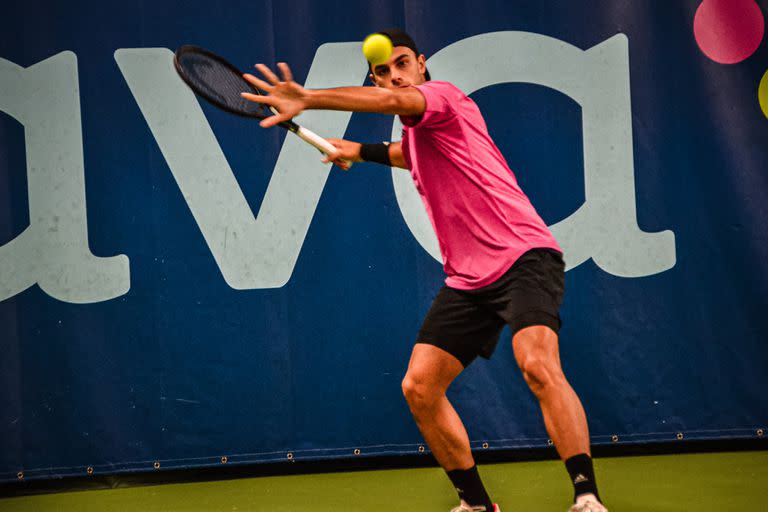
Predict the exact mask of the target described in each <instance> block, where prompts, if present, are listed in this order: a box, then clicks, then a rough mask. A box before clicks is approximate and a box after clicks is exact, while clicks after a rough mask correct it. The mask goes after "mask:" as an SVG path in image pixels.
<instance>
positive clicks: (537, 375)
mask: <svg viewBox="0 0 768 512" xmlns="http://www.w3.org/2000/svg"><path fill="white" fill-rule="evenodd" d="M512 347H513V350H514V353H515V360H516V361H517V364H518V365H519V366H520V369H521V370H522V372H523V377H524V378H525V382H526V383H527V384H528V387H529V388H530V389H531V391H532V392H533V394H534V395H535V396H536V398H537V399H538V400H539V404H540V406H541V412H542V415H543V416H544V424H545V426H546V428H547V432H548V433H549V437H550V438H551V439H552V441H553V442H554V444H555V447H556V448H557V452H558V454H559V455H560V458H561V459H562V460H563V461H564V462H565V465H566V469H567V470H568V473H569V474H570V476H571V481H572V482H573V484H574V501H575V502H576V504H577V505H576V506H577V507H582V504H583V503H586V502H588V501H589V500H590V499H591V498H592V497H594V498H595V499H594V501H595V502H599V500H600V498H599V496H600V495H599V494H598V492H597V482H596V480H595V474H594V469H593V467H592V459H591V453H590V449H589V430H588V427H587V417H586V414H585V413H584V407H583V406H582V405H581V401H580V400H579V397H578V396H577V395H576V392H575V391H574V390H573V388H572V387H571V385H570V384H569V383H568V380H567V379H566V378H565V375H564V374H563V370H562V367H561V365H560V353H559V348H558V336H557V334H556V333H555V332H554V331H553V330H552V329H551V328H550V327H547V326H543V325H535V326H529V327H525V328H523V329H521V330H519V331H517V332H516V333H515V334H514V336H513V338H512ZM573 510H585V511H586V510H594V511H595V512H597V511H602V510H605V509H604V508H603V507H602V506H601V505H599V503H594V506H593V507H592V508H574V509H573Z"/></svg>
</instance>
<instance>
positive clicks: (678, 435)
mask: <svg viewBox="0 0 768 512" xmlns="http://www.w3.org/2000/svg"><path fill="white" fill-rule="evenodd" d="M683 437H685V436H684V435H683V433H682V432H678V433H677V440H678V441H682V440H683Z"/></svg>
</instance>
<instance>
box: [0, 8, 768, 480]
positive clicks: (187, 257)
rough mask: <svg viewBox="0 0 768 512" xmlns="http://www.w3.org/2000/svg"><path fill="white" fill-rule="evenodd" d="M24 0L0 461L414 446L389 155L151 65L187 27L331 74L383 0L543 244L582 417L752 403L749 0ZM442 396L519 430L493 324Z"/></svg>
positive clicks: (428, 261)
mask: <svg viewBox="0 0 768 512" xmlns="http://www.w3.org/2000/svg"><path fill="white" fill-rule="evenodd" d="M44 4H45V5H40V4H35V3H33V2H12V3H11V4H9V5H5V6H3V7H2V9H1V10H2V16H1V17H0V29H1V30H0V33H1V34H2V36H0V350H1V351H2V354H3V355H2V357H1V358H0V480H13V479H16V478H17V474H18V473H19V472H23V474H24V477H25V478H28V479H29V478H52V477H57V476H64V475H81V474H82V475H84V474H85V473H86V468H88V467H91V468H93V470H94V472H95V473H96V474H105V473H118V472H124V471H135V470H151V468H152V467H153V465H154V464H155V463H158V464H159V467H160V468H180V467H199V466H206V465H214V464H220V463H221V458H222V457H224V456H226V457H227V460H228V461H229V463H254V462H265V461H279V460H286V459H287V458H289V457H293V458H294V459H296V460H300V459H319V458H338V457H353V456H354V454H355V453H359V454H361V455H362V456H371V455H381V454H408V453H418V452H419V447H420V445H422V444H423V440H422V439H421V436H420V434H419V432H418V430H417V428H416V426H415V424H414V422H413V420H412V419H411V417H410V414H409V411H408V408H407V405H406V404H405V401H404V400H403V398H402V395H401V389H400V382H401V379H402V376H403V374H404V372H405V368H406V365H407V361H408V357H409V354H410V350H411V347H412V344H413V342H414V337H415V335H416V333H417V330H418V327H419V325H420V321H421V319H422V317H423V315H424V314H425V312H426V311H427V309H428V308H429V305H430V302H431V300H432V298H433V297H434V294H435V293H436V291H437V290H438V288H439V287H440V286H441V283H442V278H443V276H442V268H441V264H440V262H439V261H437V260H436V258H435V256H438V257H439V255H437V254H436V246H435V244H434V240H433V237H434V235H433V234H432V233H431V232H430V230H429V228H428V225H427V226H425V224H424V222H425V221H424V219H425V218H424V213H423V211H421V210H420V209H419V207H420V204H419V203H418V202H414V196H413V190H412V189H411V188H409V186H410V185H409V183H410V181H409V180H410V177H409V175H408V174H407V172H406V171H402V170H397V169H394V170H391V171H390V170H388V169H386V168H383V167H380V166H376V165H374V164H359V165H356V166H355V167H354V168H353V169H352V170H351V171H350V172H342V171H340V170H339V169H337V168H333V169H331V168H328V167H327V166H324V165H323V164H322V163H320V162H319V158H318V155H317V153H315V152H313V151H312V150H311V149H308V148H305V147H304V146H302V145H301V144H300V143H299V142H297V141H296V140H294V139H295V138H294V137H293V136H290V135H289V136H288V137H286V136H285V133H284V132H283V131H281V130H272V131H268V132H267V131H263V130H261V129H260V128H259V127H258V125H257V124H255V123H253V122H250V121H247V120H243V119H239V118H235V117H234V116H228V115H226V114H223V113H221V112H218V111H216V110H215V109H213V108H210V107H209V106H208V105H201V104H199V103H198V102H197V101H196V100H195V99H194V98H193V97H192V96H191V94H190V93H189V92H188V91H187V90H186V89H185V88H184V87H183V85H182V84H181V83H180V82H179V81H178V79H177V78H176V77H175V75H174V74H173V72H172V68H171V65H170V55H171V50H170V49H174V48H176V47H178V46H180V45H181V44H186V43H191V44H198V45H201V46H205V47H208V48H211V49H212V50H214V51H216V52H218V53H221V54H223V55H225V56H227V57H229V58H230V59H231V60H233V62H235V63H237V65H239V66H242V67H243V68H248V67H249V66H250V65H252V64H253V63H255V62H265V63H268V64H273V63H275V62H276V61H278V60H284V61H287V62H288V63H290V65H291V66H292V69H293V71H294V75H295V76H296V78H297V80H298V81H300V82H305V81H306V83H307V84H308V85H313V86H315V87H326V86H333V85H360V84H363V83H369V82H367V78H366V66H365V63H364V62H363V60H362V57H361V54H360V41H361V40H362V39H363V37H364V36H365V35H366V34H368V33H369V32H372V31H374V30H376V29H380V28H384V27H389V26H400V27H403V28H405V29H406V30H408V31H409V32H410V33H411V34H412V35H413V37H414V38H415V39H416V41H417V42H418V44H419V46H420V49H421V50H422V51H423V52H424V53H425V54H426V56H427V57H428V58H429V61H428V66H429V67H430V70H431V72H432V77H433V78H434V79H442V80H449V81H453V82H454V83H456V84H457V85H459V86H460V87H462V88H463V89H464V90H465V91H466V92H471V97H472V98H473V99H474V100H475V101H476V102H477V103H478V105H479V106H480V108H481V110H482V111H483V113H484V114H485V117H486V119H487V122H488V125H489V129H490V132H491V134H492V136H494V138H495V140H496V142H497V144H498V145H499V147H500V149H501V150H502V152H503V153H504V155H505V156H506V158H507V160H508V162H509V164H510V167H511V168H512V169H513V170H514V172H515V173H516V176H517V178H518V180H519V181H520V183H521V184H522V186H523V189H524V190H525V191H526V192H527V194H528V195H529V196H530V197H531V199H532V201H533V203H534V205H536V207H537V209H538V210H539V212H540V213H541V215H542V217H543V218H544V219H545V221H547V223H548V224H550V225H551V226H552V227H553V231H554V232H555V234H556V236H557V238H558V240H560V242H561V244H562V245H563V247H564V249H565V252H566V254H565V258H566V261H567V263H568V266H569V270H568V273H567V278H566V286H567V291H566V298H565V303H564V305H563V309H562V316H563V320H564V326H563V329H562V332H561V351H562V361H563V365H564V368H565V370H566V374H567V375H568V377H569V379H570V381H571V383H572V384H573V386H574V388H575V389H576V391H577V392H578V393H579V394H580V396H581V398H582V401H583V402H584V405H585V408H586V410H587V413H588V417H589V422H590V428H591V434H592V438H593V441H594V442H595V443H610V442H612V439H613V440H614V441H616V440H618V442H627V443H636V442H646V441H667V440H670V441H674V440H675V439H676V438H677V437H678V436H680V435H682V436H683V437H684V438H685V439H715V438H738V437H751V436H756V435H758V434H757V432H758V430H759V429H760V428H762V427H766V424H768V395H767V394H766V393H765V392H764V390H763V389H762V383H763V381H764V378H765V376H766V375H768V343H766V342H767V341H768V336H767V335H766V334H765V331H764V329H763V327H762V324H761V320H760V318H761V317H762V315H763V314H765V311H766V309H767V308H768V299H767V298H766V297H767V294H766V291H768V223H767V222H766V219H767V218H768V206H766V205H767V204H768V202H767V201H766V194H767V193H768V118H767V117H768V100H766V101H765V103H764V105H763V106H762V107H761V104H760V102H759V100H758V96H759V91H761V92H760V94H763V95H764V96H765V95H768V91H766V89H768V78H765V74H766V72H767V71H768V41H765V40H764V39H765V38H764V17H765V12H766V2H765V1H762V0H761V1H759V2H754V1H753V0H739V1H731V2H722V1H719V0H706V1H704V2H701V1H698V0H686V1H679V2H620V3H616V2H612V1H610V0H599V1H592V2H584V1H577V2H574V1H563V0H541V1H538V2H511V3H510V2H494V1H484V0H477V1H474V2H471V7H470V5H469V4H467V3H465V2H459V1H456V0H440V1H436V0H425V1H421V2H410V1H407V2H387V3H383V2H357V1H346V0H345V1H338V2H336V3H335V4H334V6H333V8H328V5H327V4H320V3H318V4H313V3H311V2H301V1H298V0H285V1H280V2H274V1H264V2H239V1H231V2H225V3H224V4H222V5H220V6H217V7H216V8H215V9H211V8H210V4H209V3H205V2H199V1H190V2H185V3H184V4H183V5H182V4H180V3H178V2H170V1H164V0H159V1H158V0H154V1H151V2H150V1H143V0H141V1H138V2H132V3H118V4H111V5H109V6H107V5H106V4H104V3H103V2H95V1H73V2H66V3H57V2H45V3H44ZM734 27H736V28H734ZM713 34H720V35H719V36H717V37H715V36H713ZM761 80H762V84H763V85H762V86H761V85H760V84H761ZM760 87H762V88H760ZM759 88H760V89H759ZM302 122H303V123H304V124H305V125H306V126H308V127H309V128H311V129H313V130H314V131H316V132H318V133H320V134H321V135H324V136H327V137H331V136H342V135H343V136H345V137H346V138H349V139H352V140H362V141H377V140H385V139H389V138H390V137H391V134H392V133H393V132H394V133H398V125H397V124H395V125H394V126H393V119H392V118H391V117H386V116H378V115H367V114H354V115H352V116H349V115H346V114H344V113H338V112H307V113H305V114H304V115H302ZM449 396H450V398H451V399H452V401H453V402H454V403H455V405H456V407H457V409H458V410H459V412H460V414H462V415H463V417H464V418H465V421H466V423H467V427H468V431H469V434H470V437H471V439H472V443H473V447H475V448H480V447H484V446H488V447H489V449H499V448H517V447H532V446H533V447H536V446H546V445H547V434H546V431H545V430H544V427H543V424H542V421H541V416H540V412H539V410H538V407H537V404H536V402H535V400H534V398H533V396H532V395H531V393H530V392H529V391H528V389H527V388H526V386H525V383H524V381H523V379H522V377H521V375H520V372H519V370H518V369H517V367H516V365H515V362H514V358H513V356H512V351H511V348H510V344H509V333H508V332H506V331H505V333H504V335H503V337H502V341H501V342H500V344H499V348H498V349H497V352H496V354H495V356H494V358H493V359H491V360H490V361H478V362H477V363H475V364H473V365H472V366H470V367H469V368H468V370H467V371H466V372H465V374H463V375H462V376H461V377H460V378H459V379H458V380H457V382H456V383H455V384H454V385H453V387H452V388H451V389H450V390H449ZM485 443H487V445H486V444H485ZM356 450H359V452H356Z"/></svg>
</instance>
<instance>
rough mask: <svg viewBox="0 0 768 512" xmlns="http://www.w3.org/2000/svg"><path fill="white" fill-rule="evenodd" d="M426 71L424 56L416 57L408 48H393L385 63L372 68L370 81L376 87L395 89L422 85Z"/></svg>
mask: <svg viewBox="0 0 768 512" xmlns="http://www.w3.org/2000/svg"><path fill="white" fill-rule="evenodd" d="M426 71H427V65H426V62H425V59H424V55H419V56H418V57H417V56H416V54H415V53H413V50H411V49H410V48H408V47H405V46H395V47H394V48H393V49H392V56H391V57H390V58H389V60H388V61H387V63H386V64H379V65H378V66H376V67H375V68H373V72H372V73H371V80H372V81H373V83H374V84H376V85H377V86H378V87H385V88H387V89H396V88H398V87H408V86H409V85H419V84H423V83H424V81H425V79H424V73H426Z"/></svg>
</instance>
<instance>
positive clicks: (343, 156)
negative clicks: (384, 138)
mask: <svg viewBox="0 0 768 512" xmlns="http://www.w3.org/2000/svg"><path fill="white" fill-rule="evenodd" d="M328 142H330V143H331V144H333V145H334V146H335V147H336V149H337V150H338V151H337V152H336V153H334V154H333V157H330V156H326V157H325V159H324V160H323V162H325V163H328V162H333V163H334V164H336V165H338V166H339V167H341V168H342V169H345V170H346V169H349V167H350V166H351V165H350V164H351V163H352V162H364V161H365V160H363V158H362V157H361V156H360V148H361V147H362V144H360V143H359V142H353V141H351V140H345V139H328ZM388 150H389V160H390V162H391V163H392V165H393V166H394V167H400V168H402V169H407V168H408V166H407V164H406V162H405V158H404V157H403V148H402V146H401V144H400V142H391V143H390V144H389V146H388Z"/></svg>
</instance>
